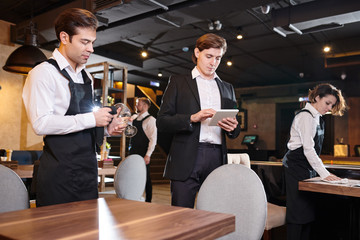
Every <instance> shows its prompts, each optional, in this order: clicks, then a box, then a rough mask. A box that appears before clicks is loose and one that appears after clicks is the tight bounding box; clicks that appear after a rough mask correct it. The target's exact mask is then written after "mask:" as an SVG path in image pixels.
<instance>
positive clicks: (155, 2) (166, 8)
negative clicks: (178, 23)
mask: <svg viewBox="0 0 360 240" xmlns="http://www.w3.org/2000/svg"><path fill="white" fill-rule="evenodd" d="M148 1H149V2H151V3H153V4H155V5H158V6H159V7H161V8H162V9H164V10H165V11H167V10H169V7H168V6H166V5H164V4H161V3H159V2H157V1H155V0H148Z"/></svg>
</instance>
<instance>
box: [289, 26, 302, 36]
mask: <svg viewBox="0 0 360 240" xmlns="http://www.w3.org/2000/svg"><path fill="white" fill-rule="evenodd" d="M289 28H290V29H291V30H293V31H294V32H296V33H297V34H299V35H302V34H303V33H302V31H301V30H300V29H298V28H297V27H295V26H294V25H292V24H291V23H290V24H289Z"/></svg>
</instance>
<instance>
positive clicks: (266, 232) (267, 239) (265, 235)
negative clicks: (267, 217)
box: [263, 229, 271, 240]
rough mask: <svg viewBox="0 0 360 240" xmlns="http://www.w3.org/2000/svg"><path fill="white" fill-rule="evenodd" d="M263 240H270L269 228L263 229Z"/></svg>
mask: <svg viewBox="0 0 360 240" xmlns="http://www.w3.org/2000/svg"><path fill="white" fill-rule="evenodd" d="M263 240H271V229H270V230H264V233H263Z"/></svg>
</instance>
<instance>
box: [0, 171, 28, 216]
mask: <svg viewBox="0 0 360 240" xmlns="http://www.w3.org/2000/svg"><path fill="white" fill-rule="evenodd" d="M29 206H30V205H29V194H28V191H27V189H26V187H25V184H24V183H23V181H22V180H21V178H20V177H19V176H18V175H17V174H16V173H15V172H14V171H13V170H11V169H10V168H8V167H5V166H3V165H0V213H2V212H10V211H16V210H22V209H27V208H29Z"/></svg>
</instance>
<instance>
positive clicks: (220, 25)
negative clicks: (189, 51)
mask: <svg viewBox="0 0 360 240" xmlns="http://www.w3.org/2000/svg"><path fill="white" fill-rule="evenodd" d="M214 25H215V29H216V30H218V31H220V30H221V28H222V23H221V22H220V21H219V20H216V21H215V22H214Z"/></svg>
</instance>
